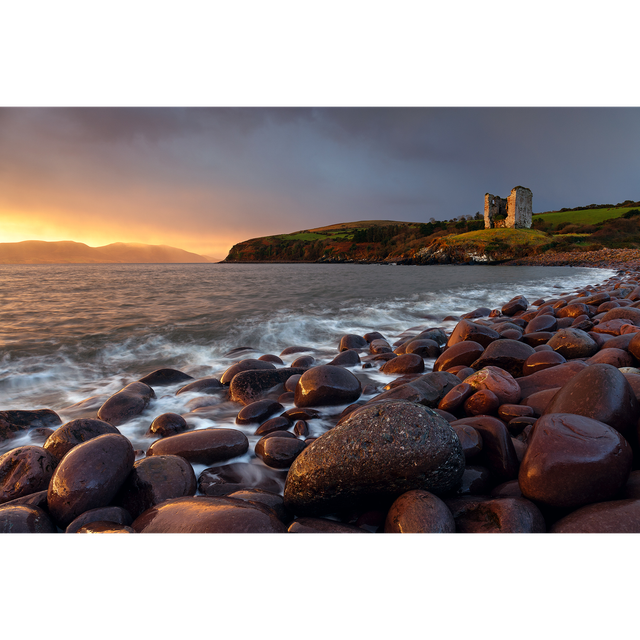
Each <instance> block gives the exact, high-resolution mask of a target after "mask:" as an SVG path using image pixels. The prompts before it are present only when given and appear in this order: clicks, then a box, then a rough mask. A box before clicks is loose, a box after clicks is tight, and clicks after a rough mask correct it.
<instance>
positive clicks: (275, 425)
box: [254, 415, 291, 436]
mask: <svg viewBox="0 0 640 640" xmlns="http://www.w3.org/2000/svg"><path fill="white" fill-rule="evenodd" d="M290 426H291V420H289V418H288V417H287V416H284V415H283V416H277V417H276V418H271V419H270V420H267V421H266V422H263V423H262V424H261V425H260V426H259V427H258V428H257V429H256V430H255V433H254V435H256V436H263V435H264V434H265V433H271V432H272V431H286V430H287V429H288V428H289V427H290Z"/></svg>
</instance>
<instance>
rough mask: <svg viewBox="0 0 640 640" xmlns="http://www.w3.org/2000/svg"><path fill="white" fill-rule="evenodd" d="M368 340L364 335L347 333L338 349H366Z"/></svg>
mask: <svg viewBox="0 0 640 640" xmlns="http://www.w3.org/2000/svg"><path fill="white" fill-rule="evenodd" d="M367 346H368V344H367V341H366V340H365V339H364V338H363V337H362V336H356V335H354V334H347V335H346V336H342V338H341V339H340V345H339V346H338V351H346V350H347V349H364V348H365V347H367Z"/></svg>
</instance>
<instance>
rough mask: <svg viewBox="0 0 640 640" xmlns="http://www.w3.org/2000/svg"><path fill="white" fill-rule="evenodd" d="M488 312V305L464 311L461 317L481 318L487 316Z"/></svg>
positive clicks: (489, 310)
mask: <svg viewBox="0 0 640 640" xmlns="http://www.w3.org/2000/svg"><path fill="white" fill-rule="evenodd" d="M490 313H491V309H489V307H479V308H478V309H474V310H473V311H469V313H465V314H464V315H463V316H462V317H463V318H464V319H465V320H473V319H474V318H483V317H485V316H488V315H489V314H490Z"/></svg>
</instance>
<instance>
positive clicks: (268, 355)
mask: <svg viewBox="0 0 640 640" xmlns="http://www.w3.org/2000/svg"><path fill="white" fill-rule="evenodd" d="M258 360H263V361H264V362H273V364H284V362H282V358H279V357H278V356H274V355H273V354H272V353H265V354H264V355H263V356H260V357H259V358H258Z"/></svg>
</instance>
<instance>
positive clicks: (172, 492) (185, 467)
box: [104, 456, 197, 524]
mask: <svg viewBox="0 0 640 640" xmlns="http://www.w3.org/2000/svg"><path fill="white" fill-rule="evenodd" d="M196 486H197V485H196V476H195V473H194V472H193V467H192V466H191V465H190V464H189V463H188V462H187V461H186V460H185V459H184V458H181V457H180V456H152V457H150V458H143V459H142V460H138V461H137V462H136V463H135V464H134V465H133V469H132V470H131V473H130V474H129V475H128V476H127V479H126V480H125V481H124V483H123V484H122V486H121V487H120V490H119V491H118V493H117V495H116V497H115V498H114V502H115V503H116V504H118V505H120V506H122V507H123V508H124V509H126V510H127V512H129V513H130V514H131V516H132V517H133V518H137V517H138V516H139V515H140V514H141V513H142V512H143V511H145V510H146V509H149V508H150V507H153V506H154V505H156V504H159V503H161V502H164V501H165V500H169V499H170V498H181V497H183V496H192V495H194V494H195V492H196ZM104 519H105V520H106V519H107V518H104ZM123 524H131V523H130V522H124V523H123Z"/></svg>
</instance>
